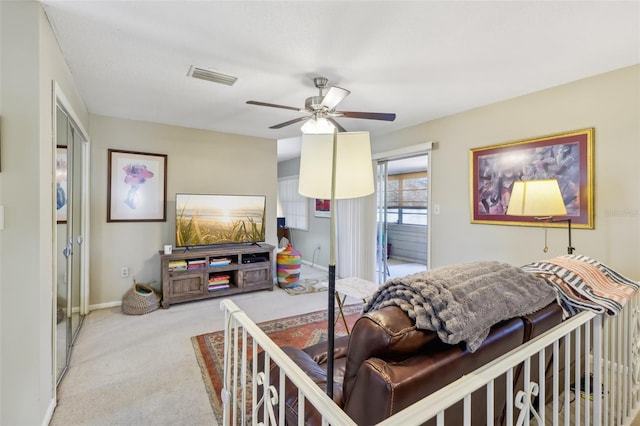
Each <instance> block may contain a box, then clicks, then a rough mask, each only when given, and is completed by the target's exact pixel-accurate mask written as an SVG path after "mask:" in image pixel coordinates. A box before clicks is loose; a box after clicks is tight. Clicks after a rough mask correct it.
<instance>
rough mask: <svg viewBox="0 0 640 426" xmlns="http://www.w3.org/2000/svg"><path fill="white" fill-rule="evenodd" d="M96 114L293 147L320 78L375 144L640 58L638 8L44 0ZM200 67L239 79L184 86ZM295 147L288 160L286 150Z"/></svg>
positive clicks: (614, 4)
mask: <svg viewBox="0 0 640 426" xmlns="http://www.w3.org/2000/svg"><path fill="white" fill-rule="evenodd" d="M42 3H43V5H44V7H45V11H46V13H47V16H48V17H49V19H50V21H51V23H52V25H53V27H54V31H55V33H56V35H57V37H58V40H59V43H60V45H61V47H62V51H63V54H64V56H65V58H66V60H67V62H68V64H69V67H70V69H71V72H72V74H73V76H74V79H75V81H76V83H77V86H78V88H79V91H80V94H81V96H82V97H83V99H84V101H85V103H86V105H87V108H88V109H89V111H90V112H91V113H93V114H102V115H108V116H114V117H122V118H129V119H135V120H147V121H152V122H159V123H167V124H173V125H179V126H186V127H193V128H199V129H210V130H215V131H220V132H229V133H237V134H243V135H250V136H258V137H264V138H269V139H285V140H284V141H282V142H281V143H280V144H279V158H280V159H285V158H290V157H291V156H295V155H296V147H297V141H298V139H299V135H300V126H301V124H302V123H297V124H294V125H291V126H288V127H284V128H283V129H280V130H273V129H269V126H272V125H274V124H277V123H281V122H284V121H287V120H291V119H293V118H296V117H299V116H301V115H304V114H301V113H299V112H296V111H291V110H285V109H277V108H267V107H261V106H254V105H247V104H246V101H248V100H256V101H262V102H269V103H275V104H281V105H288V106H293V107H301V108H302V107H304V100H305V98H307V97H309V96H315V95H317V94H318V91H317V89H316V88H315V87H314V86H313V81H312V79H313V77H315V76H318V75H321V76H325V77H327V78H329V80H330V81H329V85H336V86H340V87H343V88H346V89H348V90H350V91H351V94H350V95H349V96H348V97H347V98H346V99H345V100H344V101H342V103H340V104H339V106H338V108H337V109H339V110H346V111H372V112H394V113H396V114H397V118H396V120H395V121H394V122H385V121H373V120H362V119H349V118H342V119H338V121H339V122H340V124H341V125H342V126H343V127H345V128H346V129H347V130H352V131H369V132H371V133H372V134H374V135H382V134H384V133H386V132H390V131H395V130H398V129H401V128H405V127H408V126H412V125H415V124H418V123H422V122H425V121H428V120H432V119H435V118H438V117H443V116H446V115H450V114H453V113H456V112H460V111H465V110H469V109H472V108H475V107H478V106H481V105H486V104H489V103H493V102H496V101H500V100H504V99H508V98H512V97H516V96H520V95H524V94H527V93H531V92H534V91H538V90H541V89H545V88H548V87H552V86H557V85H560V84H564V83H566V82H569V81H573V80H577V79H580V78H584V77H588V76H592V75H596V74H600V73H603V72H606V71H610V70H613V69H617V68H621V67H625V66H628V65H632V64H636V63H640V1H626V2H620V1H595V2H594V1H590V2H586V1H533V2H524V1H339V2H338V1H313V2H311V1H69V0H64V1H56V0H44V1H42ZM191 65H196V66H199V67H202V68H208V69H211V70H214V71H217V72H220V73H223V74H229V75H233V76H236V77H237V78H238V80H237V82H236V83H235V85H233V86H226V85H221V84H215V83H210V82H207V81H203V80H197V79H193V78H190V77H187V72H188V70H189V67H190V66H191ZM290 151H291V152H290Z"/></svg>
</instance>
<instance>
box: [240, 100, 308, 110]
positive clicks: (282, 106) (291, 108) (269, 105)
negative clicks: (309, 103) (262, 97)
mask: <svg viewBox="0 0 640 426" xmlns="http://www.w3.org/2000/svg"><path fill="white" fill-rule="evenodd" d="M247 103H248V104H249V105H259V106H266V107H272V108H282V109H290V110H293V111H306V109H300V108H296V107H290V106H286V105H278V104H270V103H267V102H258V101H247Z"/></svg>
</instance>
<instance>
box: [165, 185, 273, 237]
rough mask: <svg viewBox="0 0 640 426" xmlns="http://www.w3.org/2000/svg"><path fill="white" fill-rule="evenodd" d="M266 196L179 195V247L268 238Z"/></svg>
mask: <svg viewBox="0 0 640 426" xmlns="http://www.w3.org/2000/svg"><path fill="white" fill-rule="evenodd" d="M265 211H266V197H265V196H264V195H216V194H176V247H187V248H190V247H198V246H212V245H218V244H251V243H258V242H261V241H265V229H264V225H265Z"/></svg>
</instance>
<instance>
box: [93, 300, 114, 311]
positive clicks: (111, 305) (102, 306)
mask: <svg viewBox="0 0 640 426" xmlns="http://www.w3.org/2000/svg"><path fill="white" fill-rule="evenodd" d="M116 306H122V300H117V301H115V302H107V303H98V304H97V305H89V310H90V311H94V310H96V309H105V308H115V307H116Z"/></svg>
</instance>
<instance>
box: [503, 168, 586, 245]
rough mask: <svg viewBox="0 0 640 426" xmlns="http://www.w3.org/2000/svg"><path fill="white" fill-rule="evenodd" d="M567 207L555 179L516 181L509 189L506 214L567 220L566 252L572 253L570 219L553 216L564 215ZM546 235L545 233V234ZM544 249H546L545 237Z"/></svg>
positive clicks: (553, 220) (537, 218)
mask: <svg viewBox="0 0 640 426" xmlns="http://www.w3.org/2000/svg"><path fill="white" fill-rule="evenodd" d="M566 214H567V208H566V207H565V205H564V200H563V199H562V193H561V192H560V186H559V185H558V181H557V180H556V179H540V180H522V181H516V182H514V184H513V189H512V190H511V198H510V199H509V207H507V215H509V216H533V217H534V218H535V219H536V220H540V221H547V222H553V223H555V222H567V224H568V229H569V245H568V246H567V253H569V254H573V250H575V248H574V247H573V246H572V245H571V219H570V218H567V219H556V218H555V217H554V216H565V215H566ZM545 235H546V234H545ZM544 251H545V252H546V251H547V244H546V237H545V247H544Z"/></svg>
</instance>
